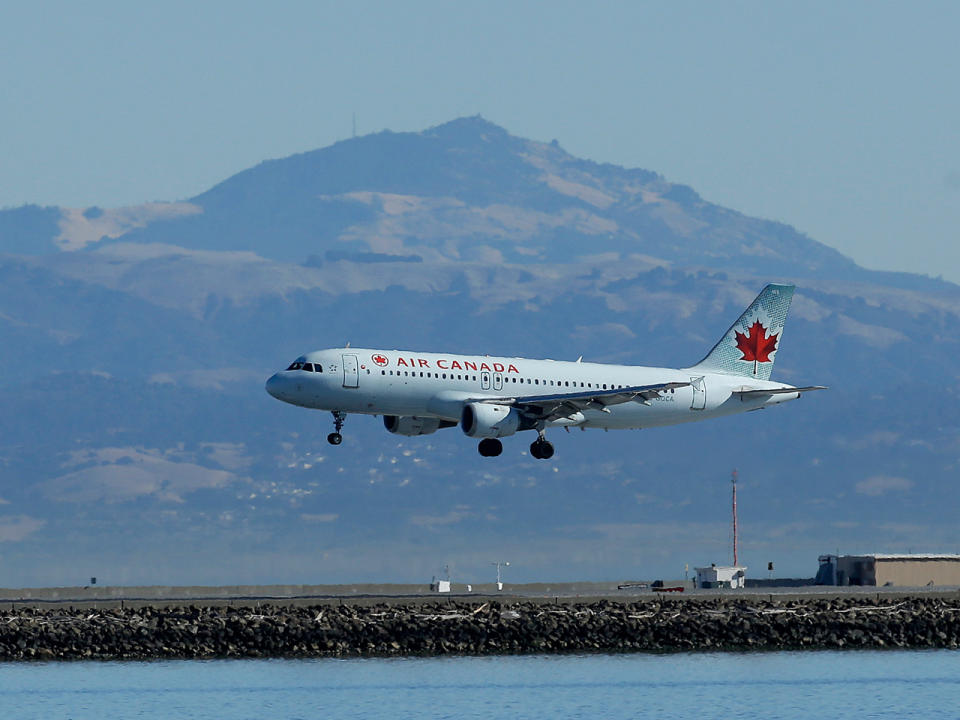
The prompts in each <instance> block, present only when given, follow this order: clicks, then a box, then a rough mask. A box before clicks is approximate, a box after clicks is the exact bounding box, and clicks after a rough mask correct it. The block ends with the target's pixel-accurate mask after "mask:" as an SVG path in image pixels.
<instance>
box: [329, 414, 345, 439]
mask: <svg viewBox="0 0 960 720" xmlns="http://www.w3.org/2000/svg"><path fill="white" fill-rule="evenodd" d="M346 419H347V414H346V413H345V412H341V411H340V410H334V411H333V432H332V433H330V434H329V435H327V442H328V443H330V444H331V445H339V444H340V443H342V442H343V435H341V434H340V431H341V430H343V421H344V420H346Z"/></svg>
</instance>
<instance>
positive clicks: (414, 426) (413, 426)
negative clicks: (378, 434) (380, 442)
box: [383, 415, 456, 437]
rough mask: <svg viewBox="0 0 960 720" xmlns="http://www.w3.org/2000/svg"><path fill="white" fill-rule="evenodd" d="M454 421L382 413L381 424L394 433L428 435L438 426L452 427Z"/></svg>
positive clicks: (408, 435)
mask: <svg viewBox="0 0 960 720" xmlns="http://www.w3.org/2000/svg"><path fill="white" fill-rule="evenodd" d="M454 425H456V423H455V422H451V421H449V420H441V419H440V418H423V417H416V416H414V415H384V416H383V426H384V427H385V428H386V429H387V430H389V431H390V432H392V433H393V434H394V435H406V436H407V437H413V436H414V435H429V434H430V433H435V432H436V431H437V430H439V429H440V428H447V427H453V426H454Z"/></svg>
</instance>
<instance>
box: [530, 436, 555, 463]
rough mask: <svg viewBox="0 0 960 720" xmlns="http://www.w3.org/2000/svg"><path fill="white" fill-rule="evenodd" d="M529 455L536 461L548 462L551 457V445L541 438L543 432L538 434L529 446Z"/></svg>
mask: <svg viewBox="0 0 960 720" xmlns="http://www.w3.org/2000/svg"><path fill="white" fill-rule="evenodd" d="M530 454H531V455H533V456H534V457H535V458H536V459H537V460H549V459H550V458H552V457H553V443H552V442H550V441H549V440H547V439H546V438H545V437H544V436H543V431H541V432H540V437H538V438H537V439H536V440H534V441H533V442H532V443H531V444H530Z"/></svg>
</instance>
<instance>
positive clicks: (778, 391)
mask: <svg viewBox="0 0 960 720" xmlns="http://www.w3.org/2000/svg"><path fill="white" fill-rule="evenodd" d="M826 389H827V387H826V386H825V385H808V386H807V387H795V388H775V389H772V390H756V389H754V388H748V387H746V386H744V387H742V388H740V389H739V390H734V391H733V394H734V395H739V396H740V399H741V400H746V399H747V398H751V397H763V396H770V395H787V394H793V393H805V392H813V391H814V390H826Z"/></svg>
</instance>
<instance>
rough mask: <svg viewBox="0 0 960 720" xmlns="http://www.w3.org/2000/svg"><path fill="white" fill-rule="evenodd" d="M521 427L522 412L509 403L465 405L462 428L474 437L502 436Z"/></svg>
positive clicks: (461, 420) (510, 433)
mask: <svg viewBox="0 0 960 720" xmlns="http://www.w3.org/2000/svg"><path fill="white" fill-rule="evenodd" d="M519 427H520V413H518V412H517V411H516V409H515V408H512V407H508V406H507V405H491V404H489V403H470V404H468V405H464V407H463V414H462V415H461V416H460V428H461V429H462V430H463V432H464V433H466V434H467V435H469V436H470V437H474V438H501V437H506V436H507V435H513V434H514V433H515V432H516V431H517V430H518V429H519Z"/></svg>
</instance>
